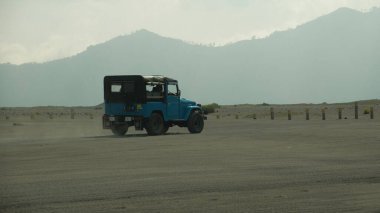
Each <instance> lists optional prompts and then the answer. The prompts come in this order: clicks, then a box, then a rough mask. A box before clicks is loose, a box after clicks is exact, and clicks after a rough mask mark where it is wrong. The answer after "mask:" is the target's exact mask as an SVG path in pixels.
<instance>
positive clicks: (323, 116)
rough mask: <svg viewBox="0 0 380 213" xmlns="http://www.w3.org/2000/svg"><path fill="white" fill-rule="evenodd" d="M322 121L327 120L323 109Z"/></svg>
mask: <svg viewBox="0 0 380 213" xmlns="http://www.w3.org/2000/svg"><path fill="white" fill-rule="evenodd" d="M322 120H326V112H325V108H323V109H322Z"/></svg>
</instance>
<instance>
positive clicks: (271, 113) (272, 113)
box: [270, 107, 274, 120]
mask: <svg viewBox="0 0 380 213" xmlns="http://www.w3.org/2000/svg"><path fill="white" fill-rule="evenodd" d="M270 119H271V120H274V109H273V107H271V108H270Z"/></svg>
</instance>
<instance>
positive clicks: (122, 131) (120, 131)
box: [111, 125, 128, 136]
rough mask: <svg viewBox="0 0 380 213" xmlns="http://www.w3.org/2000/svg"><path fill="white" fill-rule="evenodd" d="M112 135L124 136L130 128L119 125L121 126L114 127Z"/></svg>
mask: <svg viewBox="0 0 380 213" xmlns="http://www.w3.org/2000/svg"><path fill="white" fill-rule="evenodd" d="M111 130H112V133H113V134H114V135H117V136H123V135H125V133H127V131H128V126H127V125H119V126H113V127H112V128H111Z"/></svg>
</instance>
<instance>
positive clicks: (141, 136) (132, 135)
mask: <svg viewBox="0 0 380 213" xmlns="http://www.w3.org/2000/svg"><path fill="white" fill-rule="evenodd" d="M188 134H190V133H180V132H170V133H165V134H163V135H157V136H174V135H188ZM157 136H150V135H148V134H126V135H123V136H119V135H100V136H87V137H83V138H144V137H157Z"/></svg>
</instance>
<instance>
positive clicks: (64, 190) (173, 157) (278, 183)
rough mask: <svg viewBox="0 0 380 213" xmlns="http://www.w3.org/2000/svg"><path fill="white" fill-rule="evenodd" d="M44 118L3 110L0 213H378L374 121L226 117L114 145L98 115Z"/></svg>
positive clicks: (379, 129) (131, 135) (379, 175)
mask: <svg viewBox="0 0 380 213" xmlns="http://www.w3.org/2000/svg"><path fill="white" fill-rule="evenodd" d="M301 108H303V106H302V107H301ZM330 108H335V106H334V107H330ZM33 110H34V111H33ZM44 110H45V111H44ZM44 110H41V108H39V109H13V110H12V111H10V109H8V111H7V110H4V109H3V112H6V113H8V114H9V113H10V116H9V117H8V119H5V116H4V115H5V114H6V113H3V117H2V118H1V119H0V168H1V170H0V171H1V172H0V212H379V211H380V202H379V200H380V119H379V118H378V117H380V116H378V117H376V119H374V120H370V119H367V118H366V117H361V119H359V120H354V119H351V118H348V119H347V120H344V119H343V120H337V119H336V116H335V117H330V119H328V120H326V121H322V120H321V119H320V118H318V117H315V119H312V120H310V121H306V120H304V119H303V115H302V114H300V115H299V116H300V117H299V118H298V119H294V120H292V121H288V120H286V116H285V115H284V117H281V116H280V118H279V119H277V120H274V121H271V120H269V119H257V120H253V119H252V118H249V116H247V115H249V114H250V112H251V111H250V110H251V108H250V109H248V110H244V107H241V108H239V107H235V106H230V107H225V108H223V109H220V110H221V111H220V112H219V114H220V119H217V118H216V115H217V114H212V115H209V120H208V121H207V122H206V127H205V129H204V132H203V133H201V134H198V135H193V134H189V133H188V132H187V129H183V128H172V129H170V130H169V132H168V134H167V135H164V136H156V137H149V136H146V134H145V132H136V131H134V130H132V129H130V131H129V132H128V135H127V136H125V137H115V136H112V134H111V132H110V131H107V130H102V129H101V119H100V115H101V113H102V111H101V110H99V109H90V110H87V111H86V110H85V109H76V112H78V115H77V116H76V117H75V119H70V117H69V114H67V112H69V111H68V110H67V109H54V110H53V109H49V110H50V111H49V112H50V113H51V114H53V115H54V116H53V117H52V118H50V117H49V115H48V114H46V109H44ZM81 110H82V111H81ZM233 110H238V111H240V112H241V115H242V116H240V117H239V119H235V117H234V116H233V115H234V114H233V112H234V111H233ZM376 110H378V108H376ZM31 111H33V112H34V113H35V116H34V117H33V118H30V114H29V113H30V112H31ZM263 111H265V112H266V111H267V110H263ZM301 111H302V109H301ZM62 112H64V113H62ZM242 112H244V113H245V114H244V113H242ZM12 113H13V114H12ZM37 113H39V114H37ZM61 113H62V114H61ZM86 113H87V114H86ZM228 114H230V116H228ZM243 114H244V115H246V116H243ZM262 115H263V114H262ZM377 115H379V114H377ZM260 116H261V115H260ZM349 116H351V115H349ZM361 116H366V115H362V113H361ZM243 117H246V118H245V119H242V118H243ZM260 118H261V117H260ZM262 118H265V116H264V115H263V117H262ZM295 118H297V117H295Z"/></svg>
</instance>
